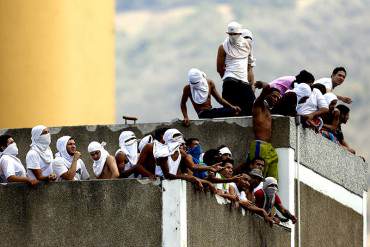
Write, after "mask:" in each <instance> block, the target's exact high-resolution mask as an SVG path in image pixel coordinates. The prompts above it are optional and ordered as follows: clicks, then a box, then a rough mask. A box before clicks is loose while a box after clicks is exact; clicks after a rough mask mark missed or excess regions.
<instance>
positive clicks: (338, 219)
mask: <svg viewBox="0 0 370 247" xmlns="http://www.w3.org/2000/svg"><path fill="white" fill-rule="evenodd" d="M363 217H366V215H364V216H363V215H361V214H358V213H357V212H355V211H354V210H353V209H351V208H349V207H346V206H344V205H342V204H340V203H338V202H337V201H335V200H333V199H331V198H329V197H327V196H325V195H323V194H321V193H319V192H317V191H315V190H313V189H312V188H310V187H309V186H307V185H305V184H303V183H301V218H302V221H301V243H302V246H304V247H311V246H312V247H317V246H325V247H352V246H353V247H357V246H363Z"/></svg>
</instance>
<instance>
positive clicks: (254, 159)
mask: <svg viewBox="0 0 370 247" xmlns="http://www.w3.org/2000/svg"><path fill="white" fill-rule="evenodd" d="M256 160H261V161H263V163H265V164H266V161H265V160H264V159H263V158H261V157H254V158H253V159H252V160H251V161H250V164H252V163H253V162H255V161H256Z"/></svg>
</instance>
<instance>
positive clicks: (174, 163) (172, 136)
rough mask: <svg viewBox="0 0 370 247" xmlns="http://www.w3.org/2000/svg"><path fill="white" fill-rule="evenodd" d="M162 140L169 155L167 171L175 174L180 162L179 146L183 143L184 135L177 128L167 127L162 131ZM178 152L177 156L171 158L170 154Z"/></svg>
mask: <svg viewBox="0 0 370 247" xmlns="http://www.w3.org/2000/svg"><path fill="white" fill-rule="evenodd" d="M163 140H164V142H165V144H166V146H167V147H168V151H169V154H170V155H169V156H168V158H167V162H168V169H169V173H171V174H173V175H176V174H177V170H178V168H179V165H180V162H181V154H180V150H179V148H180V146H181V145H182V144H183V143H185V141H184V137H183V135H182V134H181V132H180V131H178V130H177V129H168V130H167V131H166V132H164V135H163ZM175 152H179V155H178V158H177V159H176V160H173V159H172V157H171V155H172V154H174V153H175Z"/></svg>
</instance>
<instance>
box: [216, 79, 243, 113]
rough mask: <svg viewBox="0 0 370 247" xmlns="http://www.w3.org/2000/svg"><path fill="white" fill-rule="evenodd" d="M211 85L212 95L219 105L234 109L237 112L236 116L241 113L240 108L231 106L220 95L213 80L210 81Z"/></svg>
mask: <svg viewBox="0 0 370 247" xmlns="http://www.w3.org/2000/svg"><path fill="white" fill-rule="evenodd" d="M209 85H210V87H211V95H212V96H213V97H214V98H215V99H216V101H217V102H218V103H220V104H221V105H223V106H225V107H230V108H232V109H233V110H234V111H235V113H236V115H237V114H238V113H239V112H240V111H241V109H240V107H238V106H234V105H232V104H230V103H229V102H228V101H227V100H225V99H224V98H222V96H221V95H220V93H219V92H218V91H217V89H216V86H215V83H214V82H213V81H212V80H209Z"/></svg>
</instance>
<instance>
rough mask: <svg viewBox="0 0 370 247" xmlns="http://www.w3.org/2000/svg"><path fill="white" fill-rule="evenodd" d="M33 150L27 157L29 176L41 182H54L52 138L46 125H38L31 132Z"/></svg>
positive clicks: (31, 149)
mask: <svg viewBox="0 0 370 247" xmlns="http://www.w3.org/2000/svg"><path fill="white" fill-rule="evenodd" d="M31 141H32V143H31V145H30V146H31V148H30V150H29V151H28V153H27V156H26V165H27V176H28V177H29V178H31V179H37V180H40V181H54V180H55V179H56V178H57V177H56V175H55V173H54V172H53V167H52V162H53V160H54V157H53V152H52V151H51V149H50V146H49V145H50V143H51V136H50V133H49V129H48V128H47V127H46V126H44V125H37V126H35V127H33V128H32V130H31Z"/></svg>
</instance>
